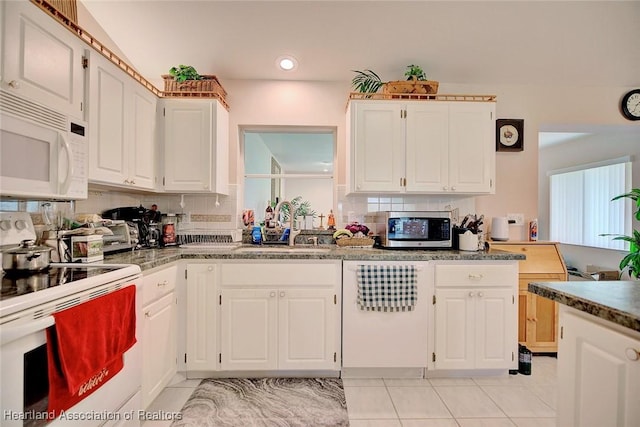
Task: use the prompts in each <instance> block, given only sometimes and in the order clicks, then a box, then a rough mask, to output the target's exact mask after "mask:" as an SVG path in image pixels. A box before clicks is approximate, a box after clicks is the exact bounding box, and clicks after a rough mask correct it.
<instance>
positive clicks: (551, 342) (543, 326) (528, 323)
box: [490, 242, 567, 353]
mask: <svg viewBox="0 0 640 427" xmlns="http://www.w3.org/2000/svg"><path fill="white" fill-rule="evenodd" d="M490 245H491V248H492V249H499V250H502V251H507V252H515V253H522V254H524V255H526V257H527V259H526V260H522V261H519V281H518V282H519V291H518V341H519V342H520V343H521V344H523V345H526V346H527V347H528V348H529V350H531V351H533V352H535V353H554V352H556V351H557V350H558V325H557V323H558V304H557V303H556V302H554V301H551V300H549V299H547V298H542V297H539V296H537V295H535V294H533V293H531V292H529V291H528V286H529V282H557V281H565V280H567V268H566V266H565V264H564V260H563V258H562V254H561V253H560V248H559V247H558V246H559V245H558V244H557V243H553V242H491V244H490Z"/></svg>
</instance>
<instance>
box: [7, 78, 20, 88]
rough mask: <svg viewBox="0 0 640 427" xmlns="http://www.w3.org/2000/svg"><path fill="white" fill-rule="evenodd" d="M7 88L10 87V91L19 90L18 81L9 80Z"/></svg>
mask: <svg viewBox="0 0 640 427" xmlns="http://www.w3.org/2000/svg"><path fill="white" fill-rule="evenodd" d="M9 87H10V88H11V89H20V82H19V81H17V80H11V81H10V82H9Z"/></svg>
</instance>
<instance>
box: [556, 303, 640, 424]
mask: <svg viewBox="0 0 640 427" xmlns="http://www.w3.org/2000/svg"><path fill="white" fill-rule="evenodd" d="M560 331H561V334H560V340H559V342H558V409H557V412H558V414H557V415H558V418H557V424H558V425H559V426H582V427H590V426H594V427H596V426H625V427H626V426H629V427H631V426H638V425H640V405H638V396H640V356H639V354H640V334H639V333H637V332H635V331H632V330H623V329H619V328H616V325H614V324H613V323H610V322H607V321H604V320H601V319H598V318H596V317H595V316H592V315H589V314H585V313H582V312H578V311H576V310H574V309H572V308H569V307H567V306H564V305H561V306H560Z"/></svg>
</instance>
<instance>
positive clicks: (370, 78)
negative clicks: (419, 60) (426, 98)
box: [351, 64, 439, 98]
mask: <svg viewBox="0 0 640 427" xmlns="http://www.w3.org/2000/svg"><path fill="white" fill-rule="evenodd" d="M353 72H354V73H356V75H355V77H354V78H353V79H352V80H351V85H352V87H353V88H354V89H355V90H356V91H357V92H360V93H364V94H366V95H365V98H371V97H372V95H371V94H374V93H376V92H378V91H379V90H380V89H381V88H382V91H383V93H384V94H389V95H390V97H391V98H396V97H397V98H399V97H401V95H402V94H412V95H414V94H417V95H433V94H436V93H438V85H439V83H438V82H437V81H434V80H427V77H426V75H425V73H424V70H423V69H422V67H420V66H419V65H413V64H411V65H408V66H407V70H406V71H405V73H404V75H405V77H407V80H396V81H390V82H386V83H385V82H383V81H382V79H380V77H379V76H378V75H377V74H376V73H375V72H373V71H372V70H368V69H367V70H364V71H360V70H353ZM418 98H420V97H418Z"/></svg>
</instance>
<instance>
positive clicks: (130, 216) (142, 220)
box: [102, 205, 162, 248]
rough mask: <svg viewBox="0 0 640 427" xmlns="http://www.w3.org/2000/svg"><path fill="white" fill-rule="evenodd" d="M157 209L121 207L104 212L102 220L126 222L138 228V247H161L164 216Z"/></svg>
mask: <svg viewBox="0 0 640 427" xmlns="http://www.w3.org/2000/svg"><path fill="white" fill-rule="evenodd" d="M153 206H154V207H155V208H156V209H146V208H145V207H143V206H142V205H140V206H138V207H120V208H115V209H109V210H106V211H104V212H102V218H104V219H112V220H124V221H127V222H128V223H129V224H130V225H133V226H134V227H136V228H137V231H138V245H139V246H141V247H145V248H156V247H158V246H160V240H161V239H160V235H161V227H162V225H161V224H160V220H161V218H162V215H161V213H160V211H158V210H157V206H155V205H153Z"/></svg>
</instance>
